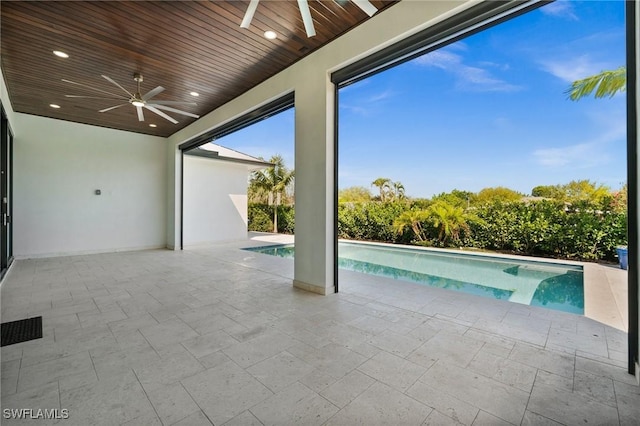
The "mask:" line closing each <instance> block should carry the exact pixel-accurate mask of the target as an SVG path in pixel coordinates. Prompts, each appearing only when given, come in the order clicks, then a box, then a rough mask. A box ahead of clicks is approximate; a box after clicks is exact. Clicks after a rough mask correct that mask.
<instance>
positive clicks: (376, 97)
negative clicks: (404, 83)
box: [368, 90, 395, 102]
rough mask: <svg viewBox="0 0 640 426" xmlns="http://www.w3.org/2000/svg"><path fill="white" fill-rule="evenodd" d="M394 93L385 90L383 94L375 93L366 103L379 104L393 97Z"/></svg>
mask: <svg viewBox="0 0 640 426" xmlns="http://www.w3.org/2000/svg"><path fill="white" fill-rule="evenodd" d="M394 95H395V93H394V92H392V91H391V90H385V91H384V92H380V93H376V94H374V95H371V96H370V97H369V100H368V102H380V101H384V100H385V99H388V98H390V97H392V96H394Z"/></svg>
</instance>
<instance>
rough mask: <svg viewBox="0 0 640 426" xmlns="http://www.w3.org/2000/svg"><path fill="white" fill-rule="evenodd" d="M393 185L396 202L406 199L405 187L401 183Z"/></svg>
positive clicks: (393, 183)
mask: <svg viewBox="0 0 640 426" xmlns="http://www.w3.org/2000/svg"><path fill="white" fill-rule="evenodd" d="M391 185H392V186H393V199H394V200H395V201H397V200H403V199H405V197H406V196H405V189H404V185H403V184H402V183H401V182H392V183H391Z"/></svg>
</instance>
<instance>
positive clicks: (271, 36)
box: [264, 30, 278, 40]
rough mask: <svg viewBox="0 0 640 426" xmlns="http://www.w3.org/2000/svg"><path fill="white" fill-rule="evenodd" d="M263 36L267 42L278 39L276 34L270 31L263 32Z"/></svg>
mask: <svg viewBox="0 0 640 426" xmlns="http://www.w3.org/2000/svg"><path fill="white" fill-rule="evenodd" d="M264 36H265V37H266V38H268V39H269V40H275V39H276V38H278V34H276V33H275V31H271V30H269V31H265V32H264Z"/></svg>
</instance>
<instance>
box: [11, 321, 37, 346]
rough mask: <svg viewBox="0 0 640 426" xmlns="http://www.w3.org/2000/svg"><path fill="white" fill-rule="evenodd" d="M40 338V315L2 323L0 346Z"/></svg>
mask: <svg viewBox="0 0 640 426" xmlns="http://www.w3.org/2000/svg"><path fill="white" fill-rule="evenodd" d="M40 338H42V317H34V318H28V319H23V320H18V321H11V322H3V323H2V346H8V345H14V344H16V343H21V342H28V341H29V340H35V339H40Z"/></svg>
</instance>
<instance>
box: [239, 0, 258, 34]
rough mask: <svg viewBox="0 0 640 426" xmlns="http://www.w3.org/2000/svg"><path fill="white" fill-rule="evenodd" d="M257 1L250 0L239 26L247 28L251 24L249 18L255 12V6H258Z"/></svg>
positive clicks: (250, 18) (251, 17)
mask: <svg viewBox="0 0 640 426" xmlns="http://www.w3.org/2000/svg"><path fill="white" fill-rule="evenodd" d="M259 1H260V0H251V3H249V7H248V8H247V11H246V12H245V14H244V18H242V23H241V24H240V28H249V25H251V20H252V19H253V14H254V13H256V8H257V7H258V2H259Z"/></svg>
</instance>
